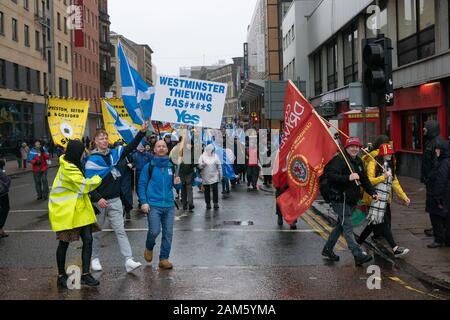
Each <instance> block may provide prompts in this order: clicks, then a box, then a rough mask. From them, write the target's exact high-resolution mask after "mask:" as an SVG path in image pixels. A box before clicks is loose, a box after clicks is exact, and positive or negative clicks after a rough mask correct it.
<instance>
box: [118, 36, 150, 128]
mask: <svg viewBox="0 0 450 320" xmlns="http://www.w3.org/2000/svg"><path fill="white" fill-rule="evenodd" d="M118 52H119V53H118V55H119V59H120V78H121V80H122V99H123V103H124V105H125V108H126V109H127V111H128V114H129V115H130V117H131V119H132V120H133V122H134V123H135V124H138V125H142V123H143V122H144V121H146V120H148V119H151V115H152V109H153V100H154V97H155V88H154V87H150V86H149V85H148V84H147V83H145V81H144V80H142V78H141V77H140V76H139V73H138V72H137V71H136V70H135V69H134V68H133V67H132V66H130V64H129V63H128V60H127V57H126V55H125V52H124V51H123V48H122V44H121V43H120V42H119V45H118Z"/></svg>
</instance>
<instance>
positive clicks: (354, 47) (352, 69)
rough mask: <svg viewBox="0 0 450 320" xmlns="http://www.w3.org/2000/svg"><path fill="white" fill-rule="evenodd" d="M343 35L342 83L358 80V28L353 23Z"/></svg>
mask: <svg viewBox="0 0 450 320" xmlns="http://www.w3.org/2000/svg"><path fill="white" fill-rule="evenodd" d="M343 36H344V84H346V85H347V84H349V83H350V82H355V81H357V80H358V55H359V50H360V49H359V41H358V29H357V27H356V25H353V26H351V27H350V29H348V30H347V31H346V32H344V33H343Z"/></svg>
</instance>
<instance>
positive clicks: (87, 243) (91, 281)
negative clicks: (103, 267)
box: [48, 140, 102, 288]
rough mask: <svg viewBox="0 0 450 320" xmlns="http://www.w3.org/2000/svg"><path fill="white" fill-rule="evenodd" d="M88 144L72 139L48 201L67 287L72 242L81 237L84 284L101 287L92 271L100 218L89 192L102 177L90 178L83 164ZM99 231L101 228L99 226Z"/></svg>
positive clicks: (61, 279)
mask: <svg viewBox="0 0 450 320" xmlns="http://www.w3.org/2000/svg"><path fill="white" fill-rule="evenodd" d="M84 150H85V146H84V145H83V143H82V142H81V141H79V140H71V141H69V143H68V145H67V151H66V154H65V155H63V156H61V157H60V159H59V163H60V167H59V170H58V173H57V174H56V178H55V180H54V181H53V187H52V191H51V192H50V199H49V202H48V212H49V219H50V223H51V226H52V230H53V231H55V232H56V239H57V240H59V245H58V248H57V250H56V261H57V264H58V286H61V287H63V288H67V280H68V276H67V274H66V271H65V264H66V254H67V249H68V247H69V243H70V242H74V241H78V240H79V239H80V237H81V239H82V241H83V247H82V250H81V261H82V275H81V284H83V285H88V286H97V285H99V281H98V280H96V279H95V278H94V277H92V275H91V274H90V269H89V267H90V262H91V255H92V231H94V230H96V229H95V223H96V221H97V219H96V217H95V213H94V208H93V207H92V204H91V200H90V199H89V192H91V191H93V190H94V189H96V188H98V187H99V186H100V184H101V182H102V179H101V178H100V177H99V176H98V175H95V176H93V177H92V178H91V179H88V178H86V177H85V175H84V170H83V169H82V166H81V159H82V157H83V154H84ZM97 230H98V229H97Z"/></svg>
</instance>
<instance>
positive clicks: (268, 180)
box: [264, 175, 272, 185]
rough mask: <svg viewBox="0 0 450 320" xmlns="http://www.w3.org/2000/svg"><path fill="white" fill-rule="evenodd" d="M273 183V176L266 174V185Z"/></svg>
mask: <svg viewBox="0 0 450 320" xmlns="http://www.w3.org/2000/svg"><path fill="white" fill-rule="evenodd" d="M269 184H272V176H268V175H265V176H264V185H269Z"/></svg>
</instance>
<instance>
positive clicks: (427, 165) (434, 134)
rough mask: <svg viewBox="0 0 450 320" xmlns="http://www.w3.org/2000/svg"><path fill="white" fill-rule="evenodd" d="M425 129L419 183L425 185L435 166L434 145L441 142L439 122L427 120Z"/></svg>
mask: <svg viewBox="0 0 450 320" xmlns="http://www.w3.org/2000/svg"><path fill="white" fill-rule="evenodd" d="M425 128H426V129H427V134H426V136H425V139H426V140H425V145H424V151H423V158H422V171H421V176H420V181H421V182H422V183H425V184H427V181H428V179H429V177H430V173H431V171H432V170H433V168H434V167H435V166H436V164H437V159H436V152H435V150H436V145H437V143H438V142H439V141H441V140H442V139H441V137H440V132H441V129H440V126H439V122H437V121H436V120H428V121H427V122H425Z"/></svg>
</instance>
